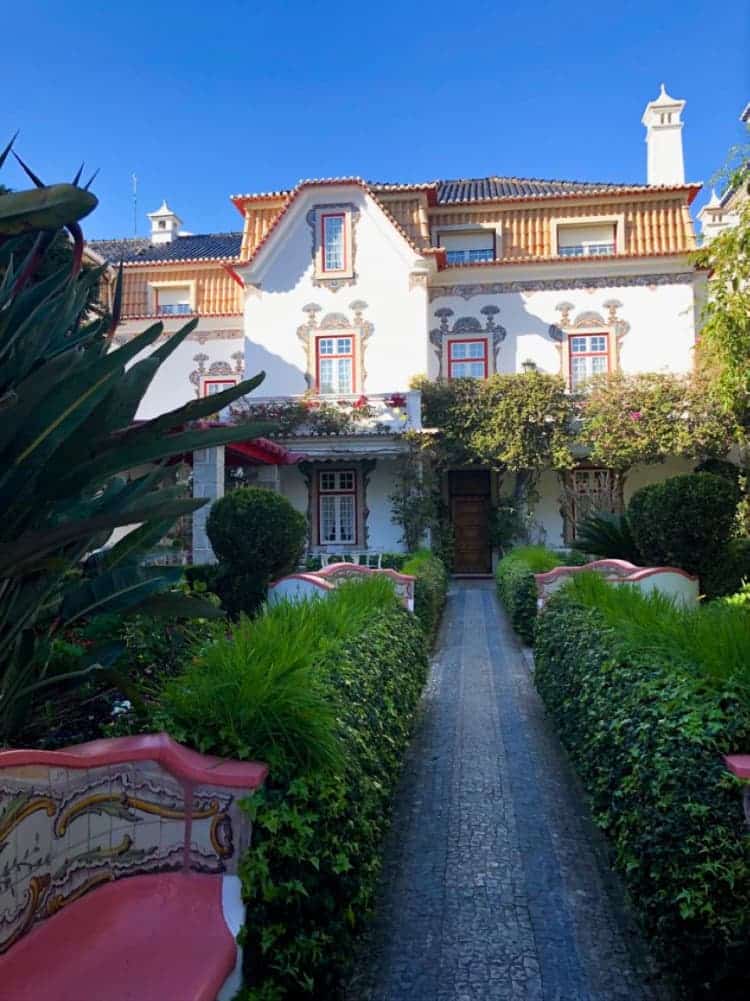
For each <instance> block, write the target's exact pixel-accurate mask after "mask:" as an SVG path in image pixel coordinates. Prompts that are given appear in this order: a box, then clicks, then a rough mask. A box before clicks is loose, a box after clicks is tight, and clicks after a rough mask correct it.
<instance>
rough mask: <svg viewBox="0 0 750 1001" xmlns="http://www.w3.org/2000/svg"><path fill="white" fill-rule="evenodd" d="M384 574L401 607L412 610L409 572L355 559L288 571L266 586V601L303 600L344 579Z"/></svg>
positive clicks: (411, 577) (321, 594)
mask: <svg viewBox="0 0 750 1001" xmlns="http://www.w3.org/2000/svg"><path fill="white" fill-rule="evenodd" d="M372 576H378V577H386V578H388V580H390V581H391V582H392V584H393V587H394V589H395V591H396V594H397V595H398V597H399V599H400V600H401V603H402V604H403V606H404V608H408V609H409V611H410V612H413V611H414V581H415V579H416V578H414V577H413V576H412V575H411V574H407V573H398V572H397V571H396V570H390V569H388V570H385V569H381V570H377V569H375V567H363V566H359V565H358V564H357V563H329V564H328V566H327V567H323V568H322V569H321V570H315V571H310V572H309V573H292V574H289V575H288V576H287V577H281V578H280V579H279V580H276V581H274V582H273V583H272V584H271V586H270V587H269V589H268V602H269V604H271V605H273V604H275V603H276V602H278V601H304V600H306V599H308V598H316V597H317V598H322V597H325V595H326V593H328V592H329V591H333V590H334V588H335V587H337V585H339V584H342V583H343V582H344V581H347V580H364V579H365V578H367V577H372Z"/></svg>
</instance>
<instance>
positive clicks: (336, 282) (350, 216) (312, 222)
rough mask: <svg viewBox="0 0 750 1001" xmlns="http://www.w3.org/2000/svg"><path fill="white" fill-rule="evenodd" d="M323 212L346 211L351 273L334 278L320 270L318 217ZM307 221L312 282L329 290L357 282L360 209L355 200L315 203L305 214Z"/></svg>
mask: <svg viewBox="0 0 750 1001" xmlns="http://www.w3.org/2000/svg"><path fill="white" fill-rule="evenodd" d="M321 212H345V213H346V215H347V220H348V234H349V236H350V239H351V250H350V253H351V260H350V262H349V267H350V268H351V275H336V277H334V278H326V277H325V275H323V274H321V273H320V272H319V271H318V254H319V253H320V226H319V225H318V218H319V214H320V213H321ZM305 221H306V222H307V225H308V226H309V227H310V233H311V235H312V259H313V278H312V283H313V285H314V286H315V287H316V288H327V289H328V290H329V292H338V291H339V289H342V288H346V287H347V286H351V285H356V284H357V223H358V222H359V209H358V208H357V206H356V205H355V204H354V203H353V202H339V203H337V204H335V205H332V204H330V203H328V204H325V203H324V204H320V205H313V207H312V208H311V209H310V211H309V212H308V213H307V215H306V216H305Z"/></svg>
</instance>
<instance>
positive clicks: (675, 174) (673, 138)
mask: <svg viewBox="0 0 750 1001" xmlns="http://www.w3.org/2000/svg"><path fill="white" fill-rule="evenodd" d="M684 107H685V101H678V100H675V98H673V97H670V96H669V94H668V93H667V92H666V90H665V89H664V84H662V85H661V93H660V94H659V96H658V97H657V99H656V100H655V101H649V103H648V104H647V105H646V110H645V111H644V112H643V118H642V119H641V121H642V122H643V124H644V125H645V126H646V147H647V149H648V168H647V174H646V182H647V183H648V184H684V183H685V160H684V157H683V155H682V125H683V123H682V121H681V120H680V115H681V114H682V109H683V108H684Z"/></svg>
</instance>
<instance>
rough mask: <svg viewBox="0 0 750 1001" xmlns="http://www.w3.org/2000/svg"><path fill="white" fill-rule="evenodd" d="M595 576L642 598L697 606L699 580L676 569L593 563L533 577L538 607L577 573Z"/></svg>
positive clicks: (622, 562)
mask: <svg viewBox="0 0 750 1001" xmlns="http://www.w3.org/2000/svg"><path fill="white" fill-rule="evenodd" d="M587 572H588V573H597V574H599V575H600V576H601V577H602V578H603V579H604V580H606V581H608V582H609V583H611V584H622V585H629V586H631V587H636V588H638V590H639V591H641V592H642V593H643V594H651V593H652V592H654V591H656V592H658V593H659V594H663V595H664V596H665V597H667V598H670V599H672V600H673V601H676V602H679V603H680V604H682V605H684V606H686V607H695V606H696V605H697V604H698V578H697V577H694V576H692V575H691V574H689V573H686V572H685V571H684V570H680V568H679V567H638V566H636V565H635V564H634V563H628V561H627V560H594V561H593V562H592V563H584V564H583V565H582V566H572V567H568V566H560V567H556V568H555V569H554V570H548V571H547V572H546V573H538V574H535V575H534V577H535V580H536V591H537V603H538V606H539V608H543V607H544V605H545V604H546V603H547V600H548V599H549V598H550V596H551V595H553V594H554V593H555V591H557V590H559V588H561V587H563V585H565V584H566V583H567V582H568V581H569V580H570V578H571V577H573V576H575V575H576V574H579V573H587Z"/></svg>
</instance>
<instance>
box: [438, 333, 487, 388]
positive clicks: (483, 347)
mask: <svg viewBox="0 0 750 1001" xmlns="http://www.w3.org/2000/svg"><path fill="white" fill-rule="evenodd" d="M448 378H449V379H467V378H468V379H486V378H487V341H486V339H485V338H479V339H478V340H454V341H449V342H448Z"/></svg>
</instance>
